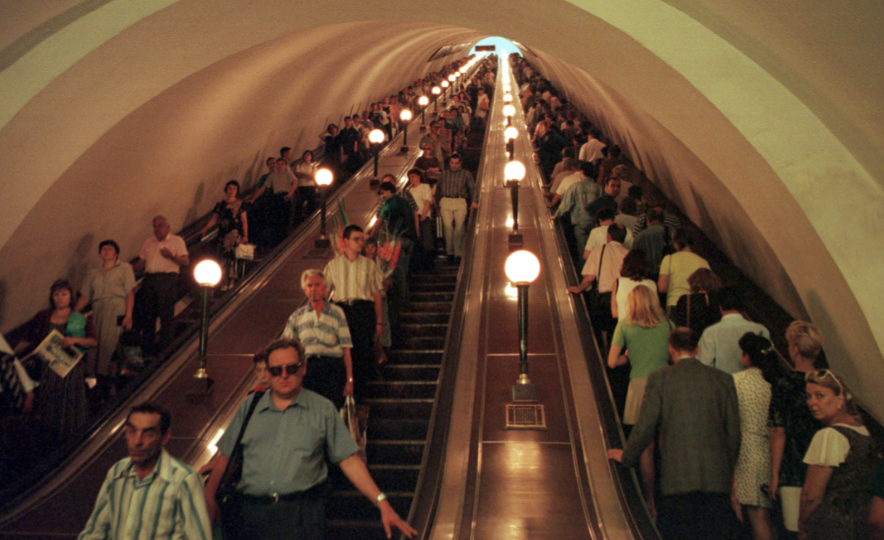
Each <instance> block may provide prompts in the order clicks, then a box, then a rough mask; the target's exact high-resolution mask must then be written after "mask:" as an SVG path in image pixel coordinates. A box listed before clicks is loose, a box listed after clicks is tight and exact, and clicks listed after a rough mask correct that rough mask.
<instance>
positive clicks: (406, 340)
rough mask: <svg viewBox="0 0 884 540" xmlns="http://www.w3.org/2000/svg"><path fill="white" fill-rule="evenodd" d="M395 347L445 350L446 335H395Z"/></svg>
mask: <svg viewBox="0 0 884 540" xmlns="http://www.w3.org/2000/svg"><path fill="white" fill-rule="evenodd" d="M393 347H394V348H396V349H398V348H403V349H419V350H426V351H443V350H445V336H444V335H443V336H405V335H402V336H394V337H393Z"/></svg>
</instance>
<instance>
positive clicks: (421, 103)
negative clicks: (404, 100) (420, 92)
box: [417, 96, 430, 107]
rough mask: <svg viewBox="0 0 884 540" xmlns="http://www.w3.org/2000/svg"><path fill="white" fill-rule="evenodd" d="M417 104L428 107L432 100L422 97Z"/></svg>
mask: <svg viewBox="0 0 884 540" xmlns="http://www.w3.org/2000/svg"><path fill="white" fill-rule="evenodd" d="M417 104H418V105H420V106H421V107H426V106H427V105H429V104H430V98H428V97H427V96H421V97H419V98H417Z"/></svg>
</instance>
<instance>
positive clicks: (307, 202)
mask: <svg viewBox="0 0 884 540" xmlns="http://www.w3.org/2000/svg"><path fill="white" fill-rule="evenodd" d="M354 142H355V141H354ZM349 150H350V151H349V152H347V154H348V155H349V154H350V153H352V152H353V149H352V148H350V149H349ZM318 166H319V164H318V163H316V162H314V161H313V152H311V151H310V150H305V151H304V153H303V154H301V159H299V160H298V161H297V163H295V167H294V170H293V171H292V172H294V173H295V177H296V178H297V179H298V199H297V201H298V202H297V203H296V205H297V208H298V210H297V212H296V219H297V220H298V221H301V220H302V219H303V218H304V217H305V216H309V215H310V214H312V213H313V212H314V211H315V210H316V209H317V208H318V207H319V203H318V202H317V201H318V195H317V191H316V189H317V187H316V170H317V167H318Z"/></svg>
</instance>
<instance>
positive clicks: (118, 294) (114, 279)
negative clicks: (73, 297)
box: [81, 261, 135, 302]
mask: <svg viewBox="0 0 884 540" xmlns="http://www.w3.org/2000/svg"><path fill="white" fill-rule="evenodd" d="M134 288H135V273H134V272H133V271H132V265H130V264H129V263H127V262H120V261H117V262H116V263H115V264H114V265H113V266H111V267H110V269H108V270H107V271H105V270H104V269H103V268H99V269H98V270H95V271H93V272H92V273H91V274H90V275H89V279H88V280H87V281H86V286H85V287H84V288H83V290H82V291H81V292H82V293H83V294H84V295H85V296H86V297H87V298H89V299H90V300H92V302H101V301H102V300H109V299H112V298H126V296H127V295H128V294H129V291H131V290H132V289H134Z"/></svg>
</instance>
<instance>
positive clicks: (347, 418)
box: [341, 396, 368, 464]
mask: <svg viewBox="0 0 884 540" xmlns="http://www.w3.org/2000/svg"><path fill="white" fill-rule="evenodd" d="M341 418H342V419H343V420H344V424H346V425H347V429H348V430H349V431H350V435H351V436H352V437H353V440H354V441H356V445H357V446H359V452H357V454H358V455H359V458H360V459H361V460H362V462H363V463H366V464H367V463H368V455H367V454H366V451H365V446H366V443H367V442H368V437H367V435H366V433H367V432H368V405H356V401H355V400H354V399H353V396H347V399H346V400H345V401H344V406H343V407H342V408H341Z"/></svg>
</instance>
